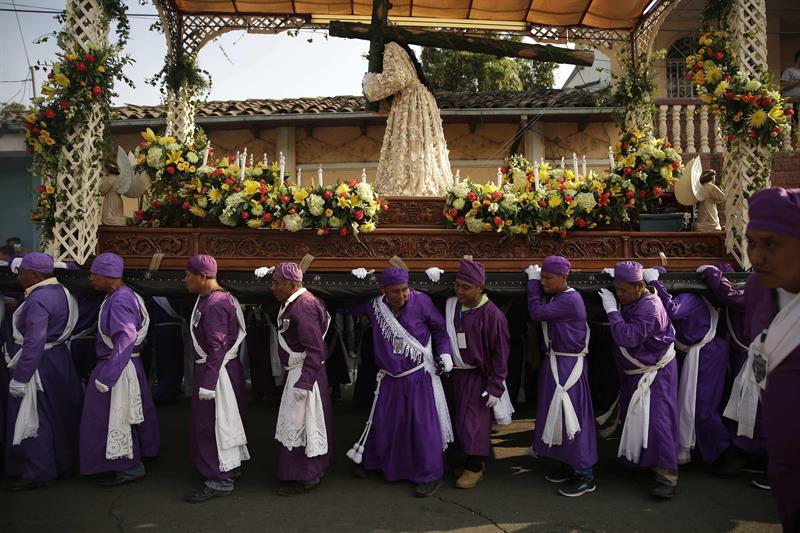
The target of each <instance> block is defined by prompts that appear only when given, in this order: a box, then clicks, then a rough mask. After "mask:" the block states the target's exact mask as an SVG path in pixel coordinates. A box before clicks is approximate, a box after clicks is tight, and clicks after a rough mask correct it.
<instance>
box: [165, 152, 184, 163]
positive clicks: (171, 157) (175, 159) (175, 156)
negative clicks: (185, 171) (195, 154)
mask: <svg viewBox="0 0 800 533" xmlns="http://www.w3.org/2000/svg"><path fill="white" fill-rule="evenodd" d="M181 161H183V158H182V157H181V151H180V150H173V151H172V152H170V153H169V154H168V155H167V163H166V164H168V165H169V164H170V163H175V164H176V165H177V164H178V163H180V162H181Z"/></svg>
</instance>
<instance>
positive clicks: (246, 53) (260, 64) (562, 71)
mask: <svg viewBox="0 0 800 533" xmlns="http://www.w3.org/2000/svg"><path fill="white" fill-rule="evenodd" d="M65 3H66V2H65V1H64V0H0V9H6V10H13V9H14V8H16V9H17V10H18V12H16V13H14V12H12V11H0V50H2V51H3V53H4V57H3V59H2V61H0V102H9V101H15V102H27V101H28V100H29V99H30V97H31V96H32V94H31V93H32V86H31V83H30V81H27V82H23V81H20V80H24V79H25V78H29V77H30V74H29V71H28V65H29V64H31V65H36V64H37V62H47V61H52V60H53V59H54V57H55V53H56V50H57V47H56V44H55V42H54V40H52V39H51V40H49V41H48V42H47V43H43V44H34V41H35V40H36V39H38V38H39V37H41V36H43V35H46V34H48V33H50V32H52V31H54V30H56V29H58V23H57V22H56V20H55V17H54V16H53V15H50V14H42V13H25V12H19V11H23V10H62V9H64V5H65ZM126 4H128V6H129V12H130V13H131V14H143V15H155V14H156V10H155V8H154V7H153V5H152V3H150V2H148V3H147V4H146V5H139V2H138V0H126ZM130 20H131V38H130V40H129V42H128V45H127V47H126V52H127V53H128V54H129V55H130V56H131V57H132V58H133V59H134V60H135V61H136V62H135V63H134V64H133V65H130V66H129V67H128V69H127V70H126V74H127V75H128V77H129V78H131V79H132V80H133V81H134V82H135V84H136V87H135V88H130V87H127V86H124V85H123V84H118V86H117V87H116V90H117V92H118V93H119V96H118V97H117V99H116V101H115V104H117V105H121V104H124V103H130V104H142V105H152V104H158V103H159V101H160V98H161V96H160V94H159V91H158V89H157V88H154V87H151V86H150V85H148V84H146V83H145V79H147V78H149V77H151V76H152V75H153V74H155V73H156V72H158V71H159V70H160V69H161V67H162V65H163V62H164V53H165V50H166V41H165V39H164V36H163V35H162V34H160V33H156V32H151V31H150V30H149V28H150V25H151V24H152V23H153V22H154V21H155V20H156V19H155V18H152V17H131V19H130ZM18 21H19V23H18ZM20 30H21V33H22V35H20ZM112 36H113V32H112ZM309 39H310V40H311V42H308V40H309ZM23 43H24V46H23ZM368 49H369V43H368V42H367V41H361V40H350V39H338V38H334V37H331V38H327V35H326V33H325V32H321V31H310V30H308V31H302V32H301V33H300V35H299V36H297V37H290V36H288V35H287V34H285V33H282V34H278V35H250V34H247V33H245V32H242V31H238V32H230V33H226V34H224V35H222V36H221V37H219V38H218V39H217V40H216V41H213V42H212V43H209V44H207V45H206V46H205V47H204V48H203V49H202V50H201V52H200V55H199V63H200V67H201V68H203V69H205V70H207V71H209V72H210V73H211V75H212V78H213V87H212V89H211V94H210V97H209V99H210V100H245V99H248V98H293V97H299V96H335V95H348V94H360V93H361V78H362V76H363V74H364V72H366V69H367V62H366V59H365V58H364V56H365V54H366V53H367V51H368ZM26 51H27V54H26ZM417 51H419V50H417ZM26 55H27V58H26ZM571 70H572V67H571V66H569V65H564V66H562V67H560V68H559V69H558V70H557V72H556V86H557V87H558V86H560V85H561V84H562V83H563V82H564V80H565V79H566V77H567V76H568V75H569V72H570V71H571ZM44 76H45V74H44V73H43V72H42V71H38V72H36V74H35V77H36V85H37V89H36V90H37V94H38V90H39V89H38V86H39V85H41V82H42V81H43V79H44Z"/></svg>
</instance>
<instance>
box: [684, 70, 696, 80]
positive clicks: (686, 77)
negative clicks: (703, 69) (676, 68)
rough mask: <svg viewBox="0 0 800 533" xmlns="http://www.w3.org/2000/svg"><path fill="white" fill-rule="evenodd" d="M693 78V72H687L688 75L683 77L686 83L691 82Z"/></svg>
mask: <svg viewBox="0 0 800 533" xmlns="http://www.w3.org/2000/svg"><path fill="white" fill-rule="evenodd" d="M693 77H694V76H692V73H691V72H687V73H686V75H685V76H684V77H683V79H685V80H686V81H689V80H691V79H692V78H693Z"/></svg>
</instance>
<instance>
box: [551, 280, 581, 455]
mask: <svg viewBox="0 0 800 533" xmlns="http://www.w3.org/2000/svg"><path fill="white" fill-rule="evenodd" d="M574 290H575V289H572V288H569V289H567V291H574ZM542 334H543V336H544V345H545V347H546V349H547V354H548V360H549V361H550V373H551V374H552V375H553V381H554V382H555V390H554V391H553V397H552V398H551V399H550V407H549V409H548V410H547V419H546V420H545V423H544V429H543V430H542V442H544V443H545V444H547V445H548V446H559V445H561V443H562V435H563V433H564V429H565V428H566V431H567V438H568V439H569V440H573V439H574V438H575V435H576V434H577V433H578V432H579V431H580V430H581V423H580V421H579V420H578V415H577V413H576V412H575V407H574V406H573V405H572V399H571V398H570V397H569V389H571V388H572V387H573V386H574V385H575V384H576V383H577V382H578V380H579V379H580V377H581V375H582V374H583V359H584V358H585V357H586V354H587V353H589V324H586V341H585V342H584V344H583V350H581V351H580V352H578V353H570V352H557V351H555V350H553V346H552V344H551V343H550V335H549V332H548V325H547V321H543V322H542ZM559 357H575V358H577V360H576V361H575V366H573V367H572V371H571V372H570V373H569V376H568V377H567V381H566V382H564V384H563V385H561V380H560V378H559V377H558V358H559Z"/></svg>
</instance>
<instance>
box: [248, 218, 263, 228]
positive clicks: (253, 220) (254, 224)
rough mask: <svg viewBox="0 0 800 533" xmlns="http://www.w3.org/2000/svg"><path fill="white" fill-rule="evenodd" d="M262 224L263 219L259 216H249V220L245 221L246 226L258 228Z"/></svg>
mask: <svg viewBox="0 0 800 533" xmlns="http://www.w3.org/2000/svg"><path fill="white" fill-rule="evenodd" d="M262 224H263V221H262V220H261V219H260V218H251V219H250V220H248V221H247V227H248V228H253V229H258V228H260V227H261V225H262Z"/></svg>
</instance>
